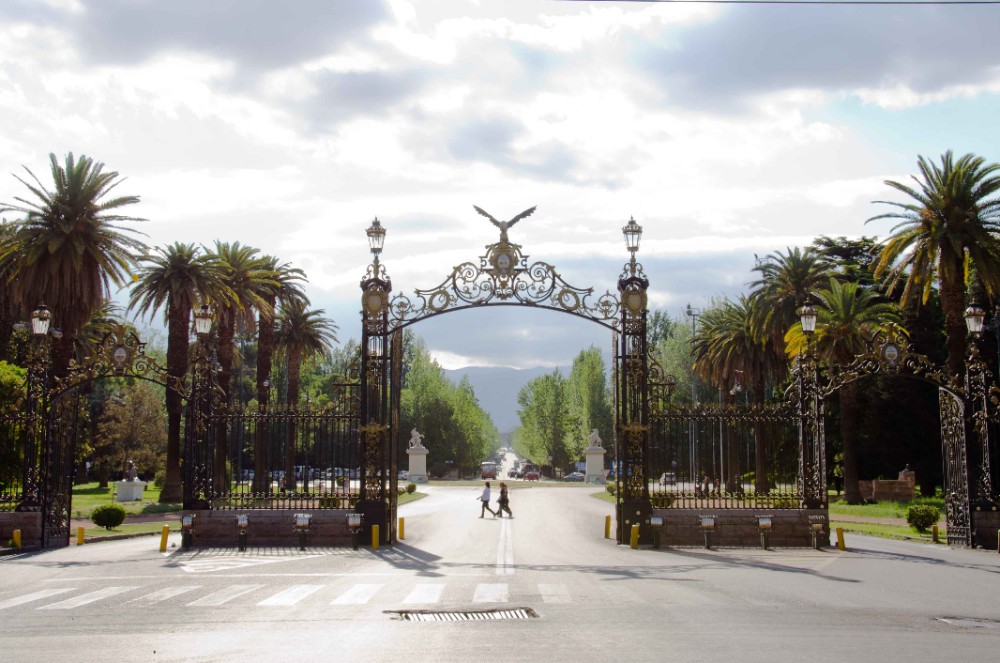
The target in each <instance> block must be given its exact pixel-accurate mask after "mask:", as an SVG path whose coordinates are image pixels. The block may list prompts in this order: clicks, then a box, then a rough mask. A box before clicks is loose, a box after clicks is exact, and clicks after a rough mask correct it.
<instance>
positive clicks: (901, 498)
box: [858, 479, 916, 502]
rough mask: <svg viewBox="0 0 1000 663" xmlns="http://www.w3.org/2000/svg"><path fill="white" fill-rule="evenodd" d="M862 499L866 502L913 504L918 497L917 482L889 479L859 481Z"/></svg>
mask: <svg viewBox="0 0 1000 663" xmlns="http://www.w3.org/2000/svg"><path fill="white" fill-rule="evenodd" d="M858 489H859V490H860V491H861V497H863V498H865V499H866V500H875V501H876V502H877V501H879V500H893V501H896V502H911V501H913V498H914V497H915V496H916V482H914V481H913V480H909V481H893V480H889V479H874V480H870V481H858Z"/></svg>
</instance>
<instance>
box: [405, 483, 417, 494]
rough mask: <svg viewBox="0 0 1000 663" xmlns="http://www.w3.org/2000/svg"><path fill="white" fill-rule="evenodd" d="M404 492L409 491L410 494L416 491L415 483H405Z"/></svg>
mask: <svg viewBox="0 0 1000 663" xmlns="http://www.w3.org/2000/svg"><path fill="white" fill-rule="evenodd" d="M406 492H407V493H409V494H410V495H412V494H413V493H415V492H417V484H415V483H408V484H406Z"/></svg>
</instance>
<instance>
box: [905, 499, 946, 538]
mask: <svg viewBox="0 0 1000 663" xmlns="http://www.w3.org/2000/svg"><path fill="white" fill-rule="evenodd" d="M940 518H941V512H940V511H938V508H937V507H936V506H930V505H929V504H914V505H912V506H911V507H910V508H908V509H907V510H906V522H907V524H909V525H910V527H912V528H913V529H915V530H917V531H918V532H926V531H927V530H928V529H930V528H931V526H932V525H934V524H935V523H936V522H937V521H938V520H939V519H940Z"/></svg>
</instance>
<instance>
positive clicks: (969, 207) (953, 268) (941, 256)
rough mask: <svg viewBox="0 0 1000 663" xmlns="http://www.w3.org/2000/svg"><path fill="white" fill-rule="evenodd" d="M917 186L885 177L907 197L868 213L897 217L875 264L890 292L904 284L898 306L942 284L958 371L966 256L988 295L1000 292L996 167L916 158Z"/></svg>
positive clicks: (999, 176)
mask: <svg viewBox="0 0 1000 663" xmlns="http://www.w3.org/2000/svg"><path fill="white" fill-rule="evenodd" d="M917 166H918V168H919V169H920V178H917V177H913V180H914V182H916V186H915V187H913V186H908V185H906V184H902V183H900V182H894V181H892V180H886V182H885V183H886V184H887V185H889V186H890V187H892V188H893V189H896V190H897V191H900V192H902V193H904V194H906V195H907V196H909V197H910V198H911V199H912V202H894V201H876V202H881V203H885V204H886V205H892V206H894V207H896V208H898V209H899V211H895V212H887V213H885V214H879V215H878V216H874V217H872V218H870V219H868V221H874V220H876V219H900V222H899V223H898V224H897V225H896V226H894V227H893V229H892V231H891V235H890V236H889V237H888V238H887V239H886V240H885V242H884V244H883V245H882V249H881V252H880V255H879V257H878V262H877V263H876V267H875V276H876V278H882V279H884V281H885V283H886V285H887V286H888V289H887V290H888V291H890V292H891V291H893V290H894V288H895V287H896V285H898V284H900V283H905V286H904V288H903V292H902V296H901V298H900V303H901V304H902V305H903V306H911V305H914V304H921V303H926V302H927V300H928V299H929V297H930V294H931V289H932V287H933V284H934V280H935V277H936V278H937V281H938V283H939V284H940V288H941V310H942V312H943V313H944V321H945V322H944V324H945V334H946V336H947V344H948V359H947V366H948V370H949V371H950V372H951V373H952V374H953V375H956V376H957V375H960V374H961V373H962V367H963V362H964V357H965V339H966V328H965V319H964V312H965V307H966V302H965V275H966V267H967V266H968V260H971V261H972V263H973V264H974V265H975V267H976V270H977V271H978V273H979V277H980V278H981V279H982V282H983V285H984V286H985V288H986V291H987V293H988V294H989V295H990V297H991V298H994V299H995V298H996V297H997V296H998V295H1000V241H998V240H997V236H996V233H997V232H1000V198H996V197H994V196H995V195H996V194H997V192H998V191H1000V164H995V163H994V164H989V165H987V164H986V163H985V161H984V160H983V159H982V157H977V156H974V155H972V154H966V155H964V156H962V157H960V158H959V159H958V160H957V161H956V160H955V159H954V157H953V156H952V153H951V150H949V151H947V152H945V153H944V154H943V155H942V156H941V164H940V165H938V164H934V163H930V162H928V161H927V160H926V159H924V157H922V156H920V157H918V158H917Z"/></svg>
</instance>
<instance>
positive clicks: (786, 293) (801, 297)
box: [751, 247, 833, 353]
mask: <svg viewBox="0 0 1000 663" xmlns="http://www.w3.org/2000/svg"><path fill="white" fill-rule="evenodd" d="M753 269H754V271H755V272H760V278H759V279H758V280H757V281H754V282H753V283H752V284H751V285H752V287H753V288H755V290H754V294H755V296H757V297H761V298H763V300H764V304H762V305H761V306H760V307H758V308H756V309H755V312H756V314H757V319H755V320H754V321H753V325H754V327H755V328H758V329H759V330H760V333H762V334H767V335H768V336H770V337H771V339H772V340H773V347H774V348H775V349H776V351H777V352H778V353H780V352H781V348H783V347H784V340H783V339H784V338H785V333H786V332H787V331H788V328H789V327H791V326H792V325H793V324H795V322H796V321H797V320H798V319H799V314H798V310H799V308H801V307H802V305H803V304H805V303H806V302H807V301H808V300H809V295H810V293H812V292H813V291H814V290H817V289H819V288H822V287H824V286H825V285H826V281H827V279H828V278H829V277H830V275H831V274H832V273H833V272H832V267H831V265H830V264H829V262H828V261H827V260H826V259H825V258H824V257H823V255H822V254H821V253H820V252H819V251H817V250H815V249H814V248H812V247H809V248H806V249H805V250H803V249H800V248H798V247H796V248H794V249H792V248H789V249H788V250H787V254H785V255H782V254H781V252H780V251H778V252H775V253H772V254H770V255H769V256H767V257H766V258H765V259H764V260H763V261H761V262H760V263H759V264H758V265H757V266H756V267H754V268H753Z"/></svg>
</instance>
